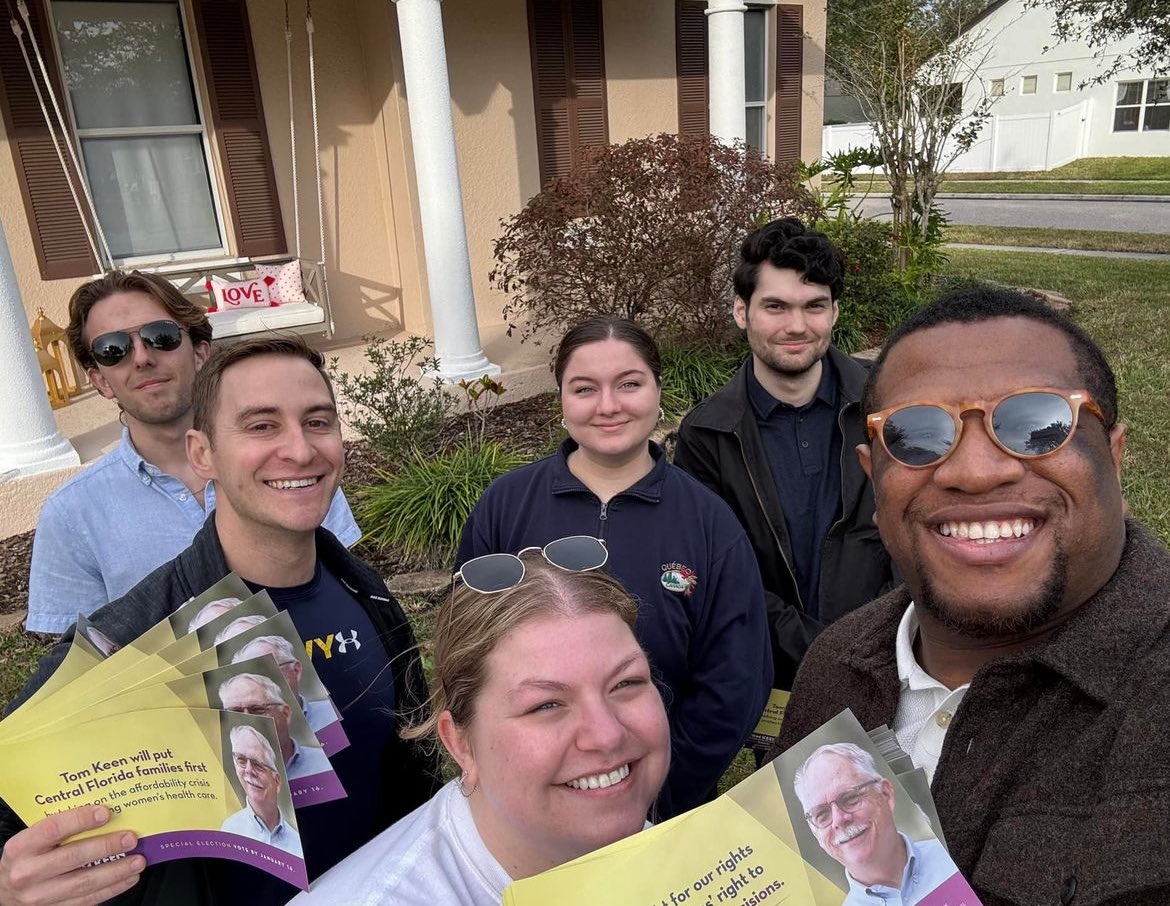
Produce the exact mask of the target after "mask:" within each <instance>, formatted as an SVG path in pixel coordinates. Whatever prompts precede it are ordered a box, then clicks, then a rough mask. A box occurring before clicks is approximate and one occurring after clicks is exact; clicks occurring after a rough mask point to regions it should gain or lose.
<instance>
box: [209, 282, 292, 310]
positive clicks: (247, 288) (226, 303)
mask: <svg viewBox="0 0 1170 906" xmlns="http://www.w3.org/2000/svg"><path fill="white" fill-rule="evenodd" d="M207 293H208V295H210V296H211V301H212V303H213V304H212V307H211V309H210V311H230V310H232V309H234V308H268V307H270V306H273V305H276V304H277V303H276V302H273V301H272V299H271V297H270V296H269V293H268V286H267V284H265V282H264V281H263V280H262V279H260V278H257V279H255V280H248V281H247V282H241V283H236V282H233V281H230V280H224V279H222V278H221V277H217V276H215V275H214V274H212V275H211V276H210V277H208V278H207Z"/></svg>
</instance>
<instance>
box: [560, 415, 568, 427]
mask: <svg viewBox="0 0 1170 906" xmlns="http://www.w3.org/2000/svg"><path fill="white" fill-rule="evenodd" d="M561 427H562V428H563V429H564V430H566V431H568V430H569V426H568V425H566V424H565V417H564V416H563V415H562V416H561Z"/></svg>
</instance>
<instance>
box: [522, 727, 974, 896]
mask: <svg viewBox="0 0 1170 906" xmlns="http://www.w3.org/2000/svg"><path fill="white" fill-rule="evenodd" d="M875 736H876V738H877V743H875V741H874V739H871V738H870V735H869V734H867V733H866V732H865V731H864V730H863V729H862V728H861V725H860V724H859V723H858V722H857V719H856V718H855V717H854V716H853V714H852V713H851V712H849V711H844V712H842V713H841V714H839V715H837V716H836V717H835V718H833V719H832V720H831V721H829V722H828V723H826V724H825V725H824V726H822V727H821V728H820V729H818V730H817V731H816V732H814V733H812V734H810V735H809V736H808V737H806V738H805V739H803V740H802V741H801V742H799V743H798V744H797V745H795V746H793V747H792V748H791V749H789V750H788V751H787V752H785V753H784V754H783V755H781V756H780V757H779V758H777V759H775V760H774V761H772V762H770V763H768V764H766V765H764V767H762V768H761V769H760V770H758V771H756V772H755V773H754V774H752V775H751V776H750V777H748V778H747V779H746V780H744V781H743V782H742V783H740V784H738V785H737V786H735V787H734V788H732V789H731V790H729V791H728V792H727V793H725V794H724V795H722V796H720V797H719V798H717V799H716V800H715V801H714V802H710V803H708V804H707V805H703V806H700V807H699V808H697V809H694V810H693V811H690V812H687V813H686V814H684V815H680V816H678V817H676V818H673V819H671V820H670V821H667V822H666V823H664V824H660V825H657V826H655V827H651V828H648V829H647V830H645V831H643V832H642V833H640V834H636V835H634V836H632V837H627V838H626V839H624V840H620V841H618V842H617V843H614V844H612V845H610V846H607V847H605V848H604V849H600V850H597V851H596V852H593V853H590V854H589V855H586V856H582V857H581V858H579V859H576V860H574V861H573V862H569V863H566V864H565V865H561V866H559V867H558V868H554V869H552V870H551V871H547V872H545V873H543V874H540V875H537V876H535V877H532V878H526V879H524V880H522V881H517V882H515V883H514V884H512V885H511V886H510V887H509V888H508V889H507V890H506V891H505V892H504V906H546V904H549V903H556V904H558V906H586V904H596V903H606V904H610V906H679V904H687V906H775V904H780V903H790V904H794V906H860V904H866V903H874V902H885V901H889V902H898V903H901V904H903V906H979V900H978V898H977V897H976V896H975V893H974V891H972V890H971V887H970V885H969V884H968V883H967V881H966V879H964V878H963V876H962V874H960V872H959V870H958V868H957V867H956V866H955V863H954V861H953V860H952V859H951V857H950V855H949V854H948V853H947V850H946V847H945V846H944V844H943V843H942V841H941V837H940V834H939V831H938V818H937V814H936V813H935V810H934V805H933V803H932V802H931V798H930V788H929V785H928V784H926V782H925V775H924V774H923V772H922V771H921V770H916V769H914V768H913V766H912V765H910V764H909V759H906V758H905V757H904V753H901V750H900V749H897V747H896V741H895V743H894V745H893V746H891V745H890V741H891V737H892V734H891V733H890V732H889V730H888V729H887V728H879V730H877V731H875ZM878 743H880V745H881V746H882V747H883V748H884V750H885V751H887V752H889V753H890V754H891V755H893V757H894V759H895V762H896V763H897V764H898V767H899V768H900V769H901V770H895V769H894V768H893V767H891V765H890V763H889V762H888V761H887V760H886V759H885V758H884V757H883V756H882V754H881V751H882V750H881V749H879V745H878Z"/></svg>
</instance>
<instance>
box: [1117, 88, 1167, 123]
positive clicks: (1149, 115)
mask: <svg viewBox="0 0 1170 906" xmlns="http://www.w3.org/2000/svg"><path fill="white" fill-rule="evenodd" d="M1166 130H1170V79H1146V80H1144V81H1140V82H1118V83H1117V106H1116V109H1115V110H1114V112H1113V131H1114V132H1151V131H1166Z"/></svg>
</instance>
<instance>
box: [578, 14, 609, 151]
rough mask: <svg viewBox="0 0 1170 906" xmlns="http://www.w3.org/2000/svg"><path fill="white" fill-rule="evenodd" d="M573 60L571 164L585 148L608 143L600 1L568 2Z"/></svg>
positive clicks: (602, 145) (603, 43) (603, 39)
mask: <svg viewBox="0 0 1170 906" xmlns="http://www.w3.org/2000/svg"><path fill="white" fill-rule="evenodd" d="M569 7H570V24H571V26H572V61H573V69H572V72H573V90H572V99H573V105H572V110H573V120H572V122H573V127H574V134H573V162H574V163H576V162H577V160H578V158H579V157H580V155H581V152H582V151H584V150H585V149H587V148H600V147H604V146H605V145H607V144H609V113H608V110H607V109H606V102H605V49H604V45H605V38H604V37H603V35H602V31H601V0H571V2H570V4H569Z"/></svg>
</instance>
